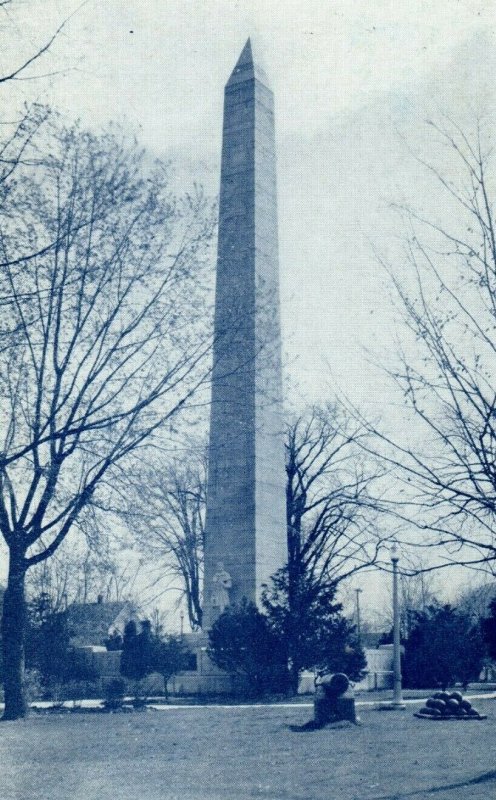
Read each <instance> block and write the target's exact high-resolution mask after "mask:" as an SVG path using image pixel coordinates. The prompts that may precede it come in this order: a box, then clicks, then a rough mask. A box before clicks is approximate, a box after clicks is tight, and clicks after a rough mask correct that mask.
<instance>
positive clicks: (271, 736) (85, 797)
mask: <svg viewBox="0 0 496 800" xmlns="http://www.w3.org/2000/svg"><path fill="white" fill-rule="evenodd" d="M474 705H476V707H477V708H478V709H479V710H480V711H481V712H482V713H486V714H488V719H487V720H485V721H451V720H448V721H444V722H439V721H430V720H420V719H417V718H415V717H414V716H413V711H415V706H408V707H407V709H406V710H404V711H378V710H372V709H361V710H360V715H361V725H360V726H359V727H355V726H347V725H346V724H343V725H342V726H340V727H339V726H337V727H330V728H326V729H323V730H318V731H307V732H296V731H294V730H292V729H291V727H290V726H291V725H295V726H298V725H301V724H303V723H305V722H306V721H307V720H308V719H309V716H310V710H309V709H308V708H281V707H279V708H278V707H277V706H268V707H258V708H252V707H246V708H241V709H240V708H198V707H190V708H188V707H185V708H179V709H177V708H174V709H169V710H166V711H148V712H146V713H133V714H113V715H94V714H65V715H35V714H33V715H32V716H31V717H30V718H29V719H28V720H24V721H20V722H8V723H1V725H0V798H1V799H2V800H110V799H111V798H112V800H249V799H250V800H251V799H252V798H266V800H403V798H414V800H428V799H431V798H432V800H460V798H464V800H469V798H470V800H488V798H489V797H496V726H495V720H496V701H495V700H483V701H477V702H476V703H475V702H474Z"/></svg>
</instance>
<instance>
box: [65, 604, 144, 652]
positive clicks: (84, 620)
mask: <svg viewBox="0 0 496 800" xmlns="http://www.w3.org/2000/svg"><path fill="white" fill-rule="evenodd" d="M65 613H66V619H67V628H68V632H69V637H70V642H69V644H70V646H71V647H74V648H76V649H79V648H81V647H91V646H98V647H105V643H106V641H107V639H109V638H110V637H112V636H115V635H116V634H119V635H121V636H122V634H123V633H124V628H125V626H126V623H127V622H129V620H130V619H135V618H136V611H135V609H134V607H133V606H132V604H131V603H128V602H126V601H121V602H113V603H105V602H103V599H102V598H101V596H100V597H99V598H98V601H97V602H96V603H73V604H72V605H70V606H69V607H68V608H67V611H66V612H65Z"/></svg>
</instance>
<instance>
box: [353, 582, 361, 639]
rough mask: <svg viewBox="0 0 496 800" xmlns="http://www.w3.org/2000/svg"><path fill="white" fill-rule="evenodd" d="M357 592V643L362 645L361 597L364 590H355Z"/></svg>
mask: <svg viewBox="0 0 496 800" xmlns="http://www.w3.org/2000/svg"><path fill="white" fill-rule="evenodd" d="M355 592H356V629H357V641H358V644H361V643H362V632H361V629H360V595H361V593H362V589H355Z"/></svg>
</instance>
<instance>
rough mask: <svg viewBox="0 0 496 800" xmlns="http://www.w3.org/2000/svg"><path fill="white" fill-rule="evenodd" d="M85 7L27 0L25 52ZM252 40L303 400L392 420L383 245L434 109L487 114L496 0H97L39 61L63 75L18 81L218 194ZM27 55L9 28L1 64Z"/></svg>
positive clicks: (20, 8)
mask: <svg viewBox="0 0 496 800" xmlns="http://www.w3.org/2000/svg"><path fill="white" fill-rule="evenodd" d="M14 7H15V8H14ZM77 7H78V3H77V0H39V2H38V1H37V0H15V1H14V4H13V7H12V8H13V10H12V12H11V14H10V21H11V22H13V23H14V24H15V25H18V31H19V33H22V34H23V37H24V41H25V42H26V43H29V41H31V42H42V41H43V40H44V37H46V36H47V35H48V34H49V32H50V31H52V30H53V29H54V27H55V26H56V25H57V24H58V23H59V22H60V21H61V20H62V19H64V18H65V17H66V16H67V15H68V14H70V13H71V11H74V10H75V9H76V8H77ZM15 11H17V14H16V13H14V12H15ZM4 24H6V23H4ZM249 35H251V36H252V37H253V39H254V45H255V53H256V56H257V57H259V58H261V59H262V61H263V63H264V66H265V68H266V71H267V72H268V74H269V76H270V79H271V82H272V86H273V89H274V92H275V98H276V128H277V156H278V182H279V217H280V251H281V282H282V319H283V333H284V349H285V352H286V355H287V365H288V366H287V373H288V375H289V377H290V379H291V381H292V383H293V385H296V387H297V388H296V389H293V399H294V400H295V401H296V402H300V401H301V399H304V398H308V399H311V400H313V399H319V398H321V397H324V396H327V395H328V394H329V392H330V391H332V389H333V387H334V385H337V386H339V387H340V388H341V389H343V390H345V391H346V392H347V393H348V394H349V395H350V396H351V397H352V399H353V400H355V401H357V402H360V403H362V404H363V403H365V404H371V405H372V406H373V407H376V408H377V409H379V410H380V411H382V410H383V409H384V408H385V407H387V406H388V404H389V403H390V402H392V400H393V395H392V394H391V389H390V387H389V386H388V384H387V382H386V379H385V378H384V376H383V375H382V374H381V373H380V372H379V371H377V370H375V369H373V368H372V367H371V366H369V363H368V360H367V357H366V354H365V353H364V351H363V348H364V347H371V348H372V349H373V350H374V351H376V352H377V353H379V354H380V356H381V357H386V358H387V354H388V352H389V351H390V349H391V347H392V331H393V319H392V313H391V304H390V300H389V295H388V289H387V285H386V280H385V277H384V275H383V274H382V272H381V270H380V268H379V267H378V265H377V263H376V261H375V259H374V256H373V254H372V249H373V248H372V245H371V241H372V242H373V244H374V245H375V246H378V247H379V248H381V249H382V248H383V247H387V246H388V242H390V240H391V234H396V233H397V231H396V229H395V225H396V223H397V220H396V219H395V218H394V216H393V214H392V212H391V211H390V208H389V205H390V203H391V201H392V200H397V199H402V198H403V197H406V198H413V200H414V202H416V203H417V204H418V205H419V206H421V207H424V206H425V203H426V202H427V198H426V196H425V195H428V194H429V192H428V186H427V184H425V183H424V177H423V176H422V175H420V174H419V168H418V165H417V164H416V163H415V161H414V160H413V159H412V158H411V157H410V155H409V153H408V147H416V148H417V150H418V151H419V152H421V153H422V155H424V156H425V155H428V153H429V149H430V142H429V137H432V130H431V129H429V128H428V126H425V125H424V123H423V121H424V120H425V118H426V117H427V116H431V115H432V114H434V115H435V114H436V113H437V111H438V110H441V111H443V112H446V113H448V114H450V115H451V116H454V117H457V118H460V117H464V116H466V115H467V110H468V113H471V111H472V110H473V109H474V107H475V106H477V104H487V97H488V93H489V95H490V94H491V92H492V88H491V84H492V82H493V80H494V75H495V74H496V56H495V53H496V4H495V3H494V2H492V0H489V1H488V0H478V1H476V0H425V1H424V0H394V2H386V0H354V2H349V0H338V1H337V2H325V3H324V2H322V0H307V1H306V2H305V3H301V2H294V0H284V2H282V1H281V2H269V3H268V2H266V0H265V1H264V2H262V0H254V1H253V0H252V1H251V2H248V1H247V0H238V1H237V2H236V1H233V0H202V2H198V1H197V0H105V2H104V3H102V2H100V0H88V2H86V3H84V4H83V5H82V7H81V8H80V9H79V11H78V12H77V13H76V14H75V15H74V16H73V17H72V18H71V20H70V21H69V22H68V23H67V25H66V27H65V29H64V31H63V33H62V35H61V36H60V37H59V38H58V40H57V42H56V43H55V45H54V47H53V49H52V51H51V53H50V54H49V56H47V57H46V59H45V60H44V61H43V69H44V70H45V71H51V70H65V71H64V72H62V73H61V74H59V75H56V76H55V77H54V78H52V79H50V80H47V81H44V82H43V83H41V82H39V81H36V82H33V81H30V82H24V83H23V84H22V85H21V86H20V88H21V89H22V90H23V91H27V92H28V93H29V94H30V95H32V94H33V93H37V94H38V95H39V96H40V98H42V97H46V98H48V99H49V100H50V101H51V102H53V103H54V104H55V105H56V106H57V107H61V108H64V109H65V110H67V112H68V113H69V114H70V115H72V116H81V117H82V119H83V121H84V123H85V124H87V125H89V126H100V125H102V124H104V123H106V122H107V121H109V120H115V119H118V120H120V121H122V122H123V123H124V124H125V125H128V126H129V127H130V128H132V129H133V130H135V131H136V132H137V133H138V135H139V138H140V140H141V141H142V142H143V144H144V145H146V146H147V147H148V148H150V150H151V151H152V152H154V153H156V154H157V155H160V156H164V157H166V158H171V159H172V160H173V161H174V162H175V163H176V165H177V170H178V173H179V175H180V177H181V180H182V181H184V182H185V183H188V182H190V183H191V182H193V181H198V182H200V183H203V184H205V186H206V187H207V188H208V190H209V191H210V192H211V193H213V194H215V193H216V192H217V190H218V181H219V170H220V150H221V119H222V100H223V86H224V83H225V82H226V80H227V78H228V76H229V74H230V71H231V70H232V68H233V66H234V64H235V62H236V59H237V57H238V55H239V52H240V51H241V49H242V47H243V45H244V42H245V40H246V38H247V36H249ZM257 54H258V55H257ZM19 55H20V53H19V40H18V39H17V40H16V37H15V36H14V35H13V37H12V51H11V52H10V53H9V52H8V51H4V52H2V54H0V63H2V65H3V68H4V69H6V68H8V65H9V64H10V63H12V61H13V60H14V59H15V58H18V57H19ZM38 66H39V65H38Z"/></svg>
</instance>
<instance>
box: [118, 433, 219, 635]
mask: <svg viewBox="0 0 496 800" xmlns="http://www.w3.org/2000/svg"><path fill="white" fill-rule="evenodd" d="M199 450H200V451H201V452H198V449H196V450H195V451H194V452H191V451H188V452H186V453H185V454H184V455H183V457H182V458H181V459H178V458H173V459H169V460H167V459H165V458H161V457H160V455H159V453H158V451H156V450H155V452H153V451H151V452H150V454H149V458H148V459H147V460H148V464H147V465H146V466H143V465H141V466H140V467H139V468H137V469H136V474H137V475H139V480H138V481H135V482H134V483H133V482H132V481H129V480H128V481H127V494H128V497H129V504H128V506H127V508H126V511H125V519H126V522H127V524H128V526H129V528H130V530H131V531H132V532H133V534H134V535H135V537H136V540H137V542H138V546H139V548H140V551H141V552H143V553H144V554H149V555H150V556H151V557H152V558H153V559H154V560H155V561H156V562H157V564H158V570H159V571H160V578H161V579H163V578H167V579H168V580H170V579H172V581H173V583H174V586H175V587H176V588H177V589H178V590H179V593H180V597H181V598H184V600H185V602H186V607H187V612H188V620H189V623H190V625H191V627H192V629H193V630H196V629H197V628H199V627H201V624H202V584H203V548H204V535H205V505H206V469H207V465H206V456H205V448H201V447H200V448H199Z"/></svg>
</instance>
